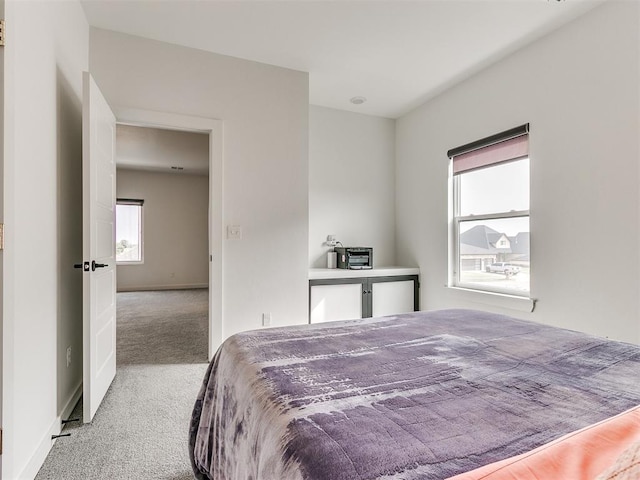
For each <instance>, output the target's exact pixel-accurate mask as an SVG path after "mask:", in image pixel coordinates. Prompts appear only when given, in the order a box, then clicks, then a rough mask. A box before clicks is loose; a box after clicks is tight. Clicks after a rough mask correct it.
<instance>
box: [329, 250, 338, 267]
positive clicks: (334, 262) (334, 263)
mask: <svg viewBox="0 0 640 480" xmlns="http://www.w3.org/2000/svg"><path fill="white" fill-rule="evenodd" d="M327 268H338V254H337V253H336V252H327Z"/></svg>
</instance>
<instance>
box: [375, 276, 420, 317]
mask: <svg viewBox="0 0 640 480" xmlns="http://www.w3.org/2000/svg"><path fill="white" fill-rule="evenodd" d="M416 281H417V280H398V281H395V282H373V283H372V284H371V316H372V317H384V316H385V315H394V314H396V313H408V312H413V311H415V310H417V308H416V305H415V294H414V292H415V289H416Z"/></svg>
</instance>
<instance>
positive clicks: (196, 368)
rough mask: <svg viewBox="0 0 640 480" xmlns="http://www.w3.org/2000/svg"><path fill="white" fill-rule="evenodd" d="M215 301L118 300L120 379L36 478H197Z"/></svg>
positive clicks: (145, 296) (154, 296)
mask: <svg viewBox="0 0 640 480" xmlns="http://www.w3.org/2000/svg"><path fill="white" fill-rule="evenodd" d="M207 297H208V292H207V290H183V291H166V292H127V293H119V294H118V298H117V301H118V327H117V349H118V350H117V363H118V368H117V373H116V378H115V380H114V382H113V384H112V385H111V387H110V389H109V391H108V392H107V395H106V397H105V399H104V402H103V404H102V405H101V406H100V408H99V409H98V412H97V413H96V416H95V417H94V419H93V422H92V423H91V424H88V425H82V424H78V423H72V424H69V425H68V426H67V427H66V428H65V429H64V431H63V433H71V437H66V438H61V439H59V440H57V441H56V443H55V445H54V446H53V448H52V450H51V452H50V454H49V456H48V457H47V460H46V461H45V464H44V465H43V467H42V468H41V469H40V472H39V473H38V475H37V477H36V480H50V479H51V480H53V479H55V480H80V479H82V480H91V479H161V480H188V479H192V478H193V474H192V472H191V465H190V463H189V455H188V451H187V436H188V429H189V419H190V415H191V409H192V407H193V403H194V401H195V398H196V395H197V393H198V390H199V388H200V383H201V381H202V378H203V376H204V373H205V370H206V367H207V363H206V362H207V306H208V303H207ZM72 418H82V409H81V402H80V404H79V405H78V407H76V409H75V411H74V413H73V415H72Z"/></svg>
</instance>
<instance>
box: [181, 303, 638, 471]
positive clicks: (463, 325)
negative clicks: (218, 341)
mask: <svg viewBox="0 0 640 480" xmlns="http://www.w3.org/2000/svg"><path fill="white" fill-rule="evenodd" d="M639 379H640V347H639V346H637V345H632V344H627V343H622V342H614V341H609V340H606V339H601V338H597V337H593V336H589V335H585V334H582V333H578V332H574V331H569V330H563V329H558V328H554V327H549V326H545V325H541V324H538V323H533V322H526V321H522V320H516V319H513V318H510V317H506V316H501V315H495V314H490V313H485V312H478V311H471V310H442V311H433V312H414V313H409V314H403V315H398V316H392V317H383V318H374V319H362V320H354V321H345V322H330V323H326V324H315V325H304V326H295V327H286V328H273V329H264V330H257V331H250V332H245V333H241V334H237V335H234V336H232V337H230V338H229V339H227V340H226V341H225V342H224V343H223V345H222V346H221V347H220V349H219V350H218V352H217V353H216V355H215V357H214V358H213V360H212V361H211V364H210V365H209V368H208V371H207V373H206V375H205V379H204V382H203V385H202V388H201V390H200V393H199V395H198V398H197V400H196V403H195V406H194V409H193V416H192V420H191V425H190V432H189V450H190V456H191V462H192V467H193V470H194V474H195V476H196V478H198V479H209V480H213V479H215V480H231V479H236V480H245V479H254V480H258V479H264V480H271V479H274V480H289V479H292V480H293V479H318V480H320V479H322V480H325V479H326V480H343V479H344V480H352V479H405V480H411V479H430V480H431V479H446V478H450V477H454V476H456V475H461V474H464V473H465V472H470V471H475V469H478V468H481V467H484V468H487V467H486V466H487V465H490V464H494V462H500V461H505V459H510V458H518V456H519V455H523V454H526V453H527V452H530V451H532V450H534V449H539V448H543V447H544V446H546V445H548V444H549V442H554V441H556V442H557V441H558V439H559V438H561V437H563V436H565V435H569V436H571V434H572V432H576V431H579V430H580V429H585V427H589V426H591V425H593V424H597V423H598V422H603V421H606V420H607V419H609V418H611V417H614V416H616V415H619V414H623V412H626V411H629V410H630V409H634V407H637V406H638V405H640V381H639ZM638 418H640V417H639V416H638V415H636V416H635V417H633V419H631V420H628V421H627V420H625V421H627V422H631V423H633V422H636V423H638V420H637V419H638ZM604 436H605V437H606V436H607V435H604ZM609 437H611V438H610V439H609V440H610V443H612V444H618V443H620V442H619V441H618V440H617V439H616V437H615V435H613V434H612V435H609ZM630 438H631V437H630ZM572 450H581V449H580V448H573V449H572ZM469 478H472V477H469ZM473 478H485V477H484V476H482V477H473ZM492 478H493V477H492ZM505 478H516V477H505ZM532 478H534V477H532ZM536 478H537V477H536Z"/></svg>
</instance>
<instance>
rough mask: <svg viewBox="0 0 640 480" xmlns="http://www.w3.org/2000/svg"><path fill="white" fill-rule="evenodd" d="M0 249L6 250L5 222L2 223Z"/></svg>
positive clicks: (0, 227) (0, 226)
mask: <svg viewBox="0 0 640 480" xmlns="http://www.w3.org/2000/svg"><path fill="white" fill-rule="evenodd" d="M0 250H4V223H0Z"/></svg>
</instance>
